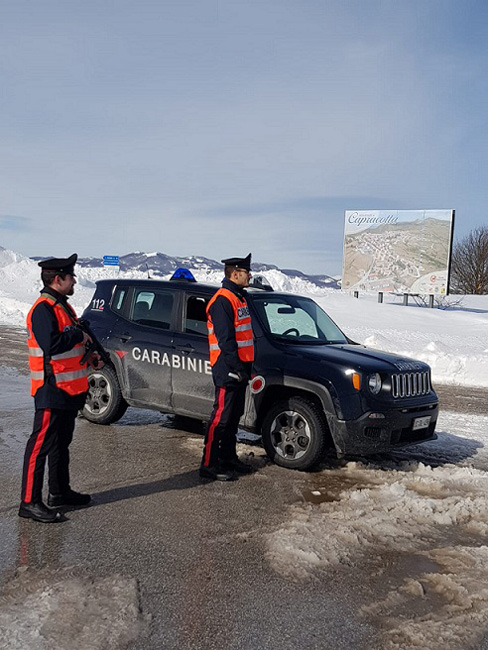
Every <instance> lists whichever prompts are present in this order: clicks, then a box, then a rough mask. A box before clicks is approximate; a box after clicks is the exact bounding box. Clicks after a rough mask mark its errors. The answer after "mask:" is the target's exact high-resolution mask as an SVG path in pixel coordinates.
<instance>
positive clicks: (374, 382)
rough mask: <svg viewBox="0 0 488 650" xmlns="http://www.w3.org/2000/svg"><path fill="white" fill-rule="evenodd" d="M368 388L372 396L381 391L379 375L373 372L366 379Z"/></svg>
mask: <svg viewBox="0 0 488 650" xmlns="http://www.w3.org/2000/svg"><path fill="white" fill-rule="evenodd" d="M368 388H369V390H370V391H371V392H372V393H373V395H378V393H379V392H380V390H381V377H380V375H379V373H377V372H374V373H373V374H372V375H369V377H368Z"/></svg>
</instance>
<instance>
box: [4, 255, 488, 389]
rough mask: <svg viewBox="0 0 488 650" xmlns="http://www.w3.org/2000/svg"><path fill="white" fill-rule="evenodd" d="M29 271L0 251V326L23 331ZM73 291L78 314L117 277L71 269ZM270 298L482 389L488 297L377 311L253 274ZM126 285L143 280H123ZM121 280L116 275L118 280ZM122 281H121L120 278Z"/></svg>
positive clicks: (388, 300) (206, 277) (487, 366)
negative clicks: (300, 304) (268, 288)
mask: <svg viewBox="0 0 488 650" xmlns="http://www.w3.org/2000/svg"><path fill="white" fill-rule="evenodd" d="M39 271H40V270H39V267H38V266H37V263H36V262H34V261H32V260H30V259H29V258H26V257H24V256H22V255H19V254H17V253H14V252H12V251H8V250H5V249H0V324H3V325H9V326H11V327H24V322H25V316H26V314H27V312H28V310H29V308H30V306H31V305H32V303H33V302H34V300H35V299H36V297H37V296H38V292H39V290H40V288H41V282H40V278H39ZM192 271H193V273H194V275H195V277H196V278H197V280H199V281H202V282H203V281H205V282H209V283H212V284H215V285H218V284H219V283H220V280H221V278H222V273H221V272H219V271H210V270H209V269H205V268H203V269H192ZM77 274H78V285H77V287H76V290H75V295H74V296H73V298H72V300H71V302H72V304H73V306H74V307H75V309H76V310H77V311H78V313H81V312H82V311H83V309H84V308H85V307H86V305H87V304H88V302H89V300H90V298H91V296H92V294H93V290H94V287H95V282H96V281H97V280H99V279H101V278H108V277H114V276H116V275H117V270H116V268H115V267H112V268H111V267H107V268H101V269H100V268H99V269H91V268H81V267H79V268H78V269H77ZM260 275H263V276H264V277H265V278H266V280H267V281H268V282H269V283H270V284H271V285H272V286H273V287H274V289H275V290H281V291H291V292H295V293H301V294H307V295H310V296H311V297H313V298H314V299H315V300H317V302H319V303H320V305H321V306H322V307H323V308H324V309H325V310H326V311H327V312H328V313H329V314H330V316H331V317H332V318H333V319H334V320H335V321H336V322H337V324H338V325H339V326H340V327H341V329H342V330H343V331H344V332H345V333H346V334H347V335H348V336H349V337H351V338H352V339H354V340H355V341H357V342H358V343H363V344H365V345H367V346H369V347H374V348H378V349H380V350H386V351H391V352H397V353H399V354H404V355H406V356H410V357H413V358H416V359H421V360H423V361H426V362H427V363H429V364H430V365H431V367H432V376H433V380H434V382H439V383H457V384H464V385H469V386H488V339H487V332H488V296H463V297H462V298H461V303H460V304H456V303H459V300H460V297H459V296H452V297H448V298H446V302H447V303H451V306H450V307H449V308H447V309H437V308H436V309H429V308H427V307H419V306H417V305H415V304H411V305H409V306H407V307H405V306H403V304H402V298H401V297H396V296H389V295H385V302H384V303H383V304H378V302H377V295H376V294H369V295H366V294H364V295H361V296H360V298H359V299H356V298H354V297H352V296H351V295H349V294H348V293H343V292H341V291H337V290H335V289H320V288H318V287H316V286H315V285H312V284H310V283H309V282H307V281H305V280H302V279H299V278H296V279H294V280H290V278H289V277H287V276H286V275H284V274H283V273H281V272H280V271H276V270H272V271H264V272H262V273H260ZM130 276H131V277H141V278H143V277H146V275H145V273H142V272H131V273H130ZM120 277H123V274H120ZM126 277H127V276H126Z"/></svg>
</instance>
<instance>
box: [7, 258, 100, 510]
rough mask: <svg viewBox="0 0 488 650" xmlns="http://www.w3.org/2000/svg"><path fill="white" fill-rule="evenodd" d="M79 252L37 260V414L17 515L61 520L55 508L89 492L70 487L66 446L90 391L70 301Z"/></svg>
mask: <svg viewBox="0 0 488 650" xmlns="http://www.w3.org/2000/svg"><path fill="white" fill-rule="evenodd" d="M77 259H78V256H77V255H76V254H74V255H71V257H68V258H67V259H55V258H51V259H47V260H43V261H42V262H39V266H40V267H41V269H42V271H41V278H42V281H43V283H44V288H43V289H42V292H41V295H40V297H39V298H38V299H37V300H36V302H35V303H34V305H33V306H32V308H31V310H30V311H29V314H28V315H27V330H28V335H29V338H28V340H27V344H28V347H29V367H30V372H31V394H32V395H33V396H34V402H35V416H34V428H33V431H32V435H31V436H30V438H29V440H28V441H27V446H26V450H25V456H24V470H23V475H22V501H21V505H20V509H19V516H20V517H27V518H30V519H34V520H36V521H42V522H44V523H52V522H55V521H60V520H62V516H61V514H60V513H59V512H58V511H57V510H55V509H54V508H56V507H59V506H66V505H68V506H70V505H72V506H82V505H87V504H88V503H89V502H90V496H89V495H88V494H80V493H79V492H75V491H74V490H72V489H71V485H70V478H69V451H68V447H69V445H70V443H71V440H72V438H73V431H74V428H75V418H76V414H77V413H78V410H79V409H81V408H82V407H83V405H84V403H85V398H86V394H87V391H88V379H87V375H88V371H87V364H86V363H84V364H80V360H81V358H82V356H83V354H84V352H85V343H86V342H87V341H90V338H89V337H88V335H87V334H85V333H84V332H82V331H81V330H80V329H78V328H77V327H76V323H77V317H76V314H75V311H74V309H73V308H72V307H71V305H70V304H69V303H68V296H71V295H73V293H74V286H75V284H76V279H75V272H74V265H75V263H76V260H77ZM46 457H47V459H48V465H49V496H48V504H49V506H52V507H51V508H48V507H47V506H46V505H45V504H44V503H43V500H42V485H43V479H44V466H45V462H46Z"/></svg>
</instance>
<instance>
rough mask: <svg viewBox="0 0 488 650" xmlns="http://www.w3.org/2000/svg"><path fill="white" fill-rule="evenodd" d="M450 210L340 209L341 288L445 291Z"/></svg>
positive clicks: (417, 292)
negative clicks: (342, 216) (342, 221)
mask: <svg viewBox="0 0 488 650" xmlns="http://www.w3.org/2000/svg"><path fill="white" fill-rule="evenodd" d="M453 227H454V210H346V214H345V228H344V257H343V272H342V289H343V290H347V291H350V290H357V291H359V290H363V291H394V292H399V293H416V294H423V295H425V294H437V295H445V294H447V292H448V288H449V265H450V259H451V246H452V232H453Z"/></svg>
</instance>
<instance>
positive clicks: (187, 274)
mask: <svg viewBox="0 0 488 650" xmlns="http://www.w3.org/2000/svg"><path fill="white" fill-rule="evenodd" d="M170 280H186V281H187V282H196V280H195V278H194V277H193V273H192V272H191V271H189V270H188V269H184V268H183V267H181V268H179V269H176V271H175V272H174V273H173V275H172V276H171V277H170Z"/></svg>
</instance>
